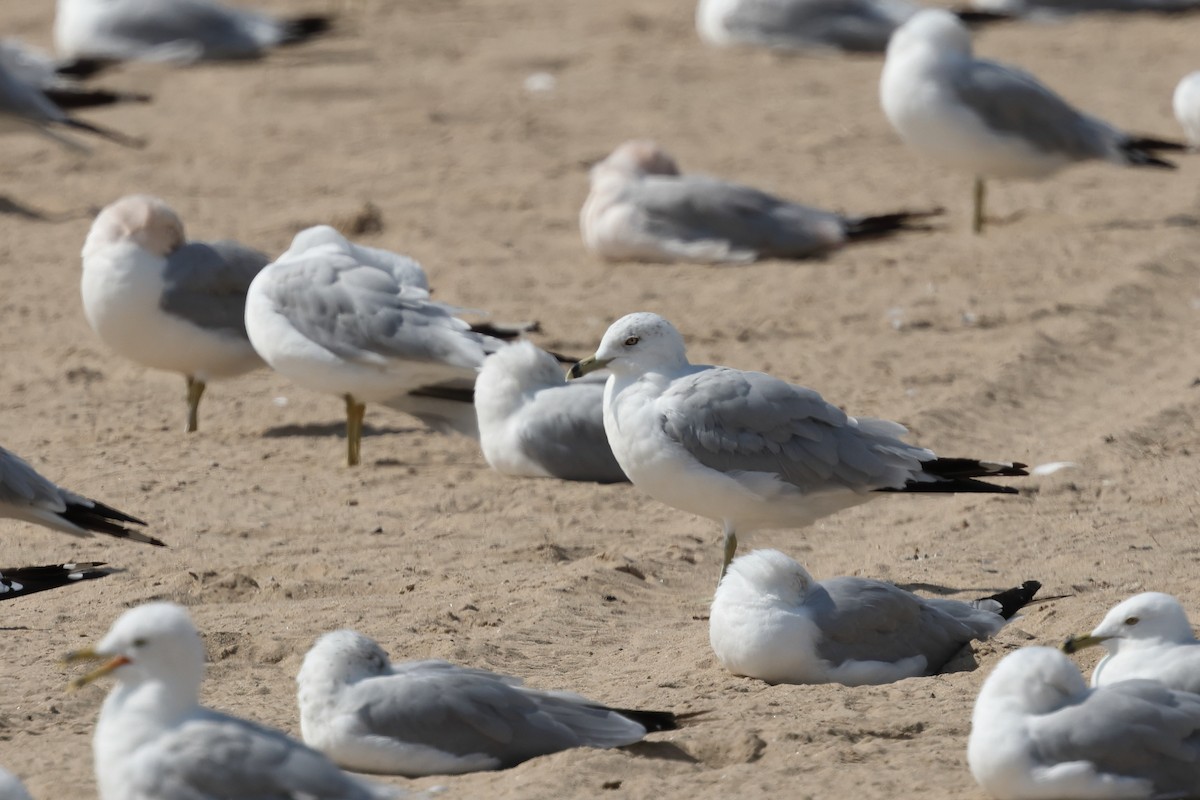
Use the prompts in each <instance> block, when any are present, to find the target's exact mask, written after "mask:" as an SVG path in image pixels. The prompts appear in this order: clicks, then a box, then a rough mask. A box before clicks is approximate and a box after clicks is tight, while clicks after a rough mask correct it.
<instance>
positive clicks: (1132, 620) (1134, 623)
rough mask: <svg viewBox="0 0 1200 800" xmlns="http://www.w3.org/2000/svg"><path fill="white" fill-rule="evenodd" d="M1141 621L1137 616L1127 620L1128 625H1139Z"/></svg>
mask: <svg viewBox="0 0 1200 800" xmlns="http://www.w3.org/2000/svg"><path fill="white" fill-rule="evenodd" d="M1139 622H1141V620H1139V619H1138V618H1137V617H1130V618H1129V619H1127V620H1125V624H1126V625H1137V624H1138V623H1139Z"/></svg>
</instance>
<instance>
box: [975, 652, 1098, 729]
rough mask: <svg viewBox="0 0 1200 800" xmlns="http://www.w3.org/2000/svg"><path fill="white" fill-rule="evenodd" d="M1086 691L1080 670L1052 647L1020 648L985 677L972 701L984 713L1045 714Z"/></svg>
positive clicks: (979, 711) (977, 713)
mask: <svg viewBox="0 0 1200 800" xmlns="http://www.w3.org/2000/svg"><path fill="white" fill-rule="evenodd" d="M1087 691H1088V687H1087V683H1086V682H1085V681H1084V679H1083V675H1081V674H1080V672H1079V668H1078V667H1076V666H1075V664H1073V663H1072V662H1071V659H1069V658H1067V656H1066V655H1065V654H1064V653H1061V652H1059V651H1058V650H1055V649H1054V648H1052V647H1023V648H1021V649H1020V650H1017V651H1016V652H1014V653H1010V654H1009V655H1007V656H1005V657H1004V659H1003V660H1001V662H1000V663H999V664H997V665H996V668H995V669H994V670H992V673H991V674H990V675H988V676H987V679H986V680H985V681H984V682H983V686H982V688H980V690H979V697H978V699H977V700H976V701H975V718H976V722H978V720H979V717H980V715H981V714H982V713H984V710H997V709H1001V708H1003V709H1006V710H1008V711H1016V712H1018V713H1024V714H1048V713H1050V712H1051V711H1054V710H1055V709H1058V708H1062V707H1063V706H1065V705H1067V704H1068V703H1069V702H1071V700H1072V699H1073V698H1076V697H1078V696H1079V695H1082V694H1085V693H1087Z"/></svg>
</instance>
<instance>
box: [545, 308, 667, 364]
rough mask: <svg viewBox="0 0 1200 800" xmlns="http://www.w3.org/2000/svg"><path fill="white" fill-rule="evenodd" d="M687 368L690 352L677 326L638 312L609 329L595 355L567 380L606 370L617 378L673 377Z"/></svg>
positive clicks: (646, 313) (628, 315) (660, 318)
mask: <svg viewBox="0 0 1200 800" xmlns="http://www.w3.org/2000/svg"><path fill="white" fill-rule="evenodd" d="M687 364H688V360H687V348H686V347H685V346H684V344H683V337H682V336H680V335H679V331H677V330H675V326H674V325H672V324H671V323H670V322H667V321H666V320H665V319H663V318H662V317H660V316H659V315H658V314H651V313H650V312H648V311H638V312H635V313H633V314H626V315H625V316H623V317H621V318H620V319H619V320H617V321H616V322H614V323H613V324H612V325H611V326H609V329H608V330H607V331H606V332H605V334H604V338H603V339H601V340H600V347H599V349H597V350H596V354H595V355H594V356H591V357H589V358H585V359H584V360H583V361H580V362H579V363H578V364H576V365H575V366H573V367H571V371H570V372H568V373H567V377H569V378H581V377H583V376H584V375H586V374H588V373H589V372H595V371H596V370H598V369H604V368H606V367H607V368H608V369H610V370H611V371H612V373H613V374H614V375H640V374H644V373H647V372H663V373H671V372H674V371H676V370H680V369H682V368H683V367H686V366H687Z"/></svg>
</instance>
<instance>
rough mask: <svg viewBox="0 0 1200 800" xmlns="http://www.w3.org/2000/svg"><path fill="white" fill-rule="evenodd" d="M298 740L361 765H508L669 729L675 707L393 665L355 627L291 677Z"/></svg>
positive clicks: (418, 768)
mask: <svg viewBox="0 0 1200 800" xmlns="http://www.w3.org/2000/svg"><path fill="white" fill-rule="evenodd" d="M296 683H297V684H299V687H300V689H299V694H298V697H299V702H300V730H301V732H302V733H303V735H304V741H305V742H307V743H308V744H309V745H310V746H312V747H315V748H316V749H318V750H320V751H321V752H323V753H325V754H326V755H328V756H329V757H330V758H332V759H333V760H334V761H335V762H337V763H338V764H340V765H341V766H343V767H345V768H346V769H352V770H356V771H359V772H374V773H384V774H394V775H408V776H410V777H411V776H418V775H434V774H458V773H463V772H476V771H479V770H492V769H506V768H508V767H512V766H515V765H517V764H520V763H521V762H522V761H527V760H528V759H531V758H535V757H537V756H542V755H547V754H549V753H557V752H559V751H560V750H567V749H570V748H573V747H619V746H621V745H627V744H633V743H634V742H639V741H641V740H642V738H643V737H645V735H646V734H647V733H650V732H653V731H667V730H675V728H677V727H678V723H677V720H676V717H675V715H674V714H672V713H670V712H666V711H628V710H624V709H614V708H607V707H605V706H602V705H600V704H598V703H595V702H593V701H591V700H588V699H587V698H585V697H581V696H580V695H577V694H572V693H569V692H547V691H541V690H538V689H530V688H527V687H525V686H522V685H521V681H520V680H519V679H517V678H511V677H508V676H506V675H498V674H496V673H494V672H488V671H487V670H482V669H469V668H467V667H459V666H456V665H454V664H450V663H448V662H445V661H412V662H408V663H404V664H392V663H391V662H390V661H389V660H388V657H387V653H385V652H384V651H383V649H382V648H381V647H380V646H379V645H378V644H376V643H375V642H374V641H372V640H371V639H368V638H367V637H366V636H363V635H362V634H359V633H356V632H354V631H351V630H340V631H334V632H333V633H327V634H325V635H324V636H322V637H321V638H320V639H318V640H317V642H316V644H315V645H313V647H312V649H311V650H309V651H308V654H307V655H305V656H304V663H303V665H301V667H300V672H299V674H298V675H297V676H296Z"/></svg>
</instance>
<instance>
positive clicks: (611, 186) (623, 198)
mask: <svg viewBox="0 0 1200 800" xmlns="http://www.w3.org/2000/svg"><path fill="white" fill-rule="evenodd" d="M931 213H936V212H900V213H896V214H884V215H880V216H874V217H847V216H842V215H841V214H835V213H833V212H831V211H823V210H821V209H819V208H812V207H810V206H804V205H800V204H799V203H792V202H790V201H787V200H783V199H780V198H778V197H774V196H772V195H769V194H767V193H766V192H762V191H759V190H758V189H753V188H751V187H749V186H741V185H739V184H735V183H727V182H725V181H721V180H717V179H716V178H709V177H706V176H703V175H683V174H681V173H680V171H679V167H678V165H677V164H676V163H675V160H674V159H673V158H672V157H671V156H670V155H669V154H668V153H667V152H666V151H665V150H663V149H662V148H661V147H659V146H658V145H657V144H655V143H654V142H650V141H645V140H633V141H628V142H625V143H624V144H622V145H621V146H620V147H618V148H617V149H616V150H614V151H613V152H612V153H611V154H610V155H609V156H608V157H607V158H605V159H604V160H603V161H600V162H599V163H597V164H596V165H595V166H593V167H592V171H591V191H590V192H589V193H588V196H587V200H586V201H585V202H584V204H583V209H582V210H581V212H580V216H579V225H580V230H581V232H582V234H583V242H584V244H585V245H586V246H587V248H588V249H589V250H591V251H592V252H593V253H595V254H597V255H598V256H600V257H601V258H605V259H607V260H610V261H647V262H670V261H693V262H696V263H702V264H744V263H748V262H751V261H755V260H757V259H760V258H809V257H814V256H820V255H824V254H826V253H828V252H830V251H832V250H836V249H837V248H839V247H841V246H842V245H843V244H846V243H847V242H849V241H853V240H855V239H864V238H876V237H879V236H886V235H888V234H890V233H892V232H894V231H898V230H903V229H905V228H906V227H909V226H908V223H909V221H910V220H913V219H916V218H920V217H924V216H929V215H930V214H931Z"/></svg>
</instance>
